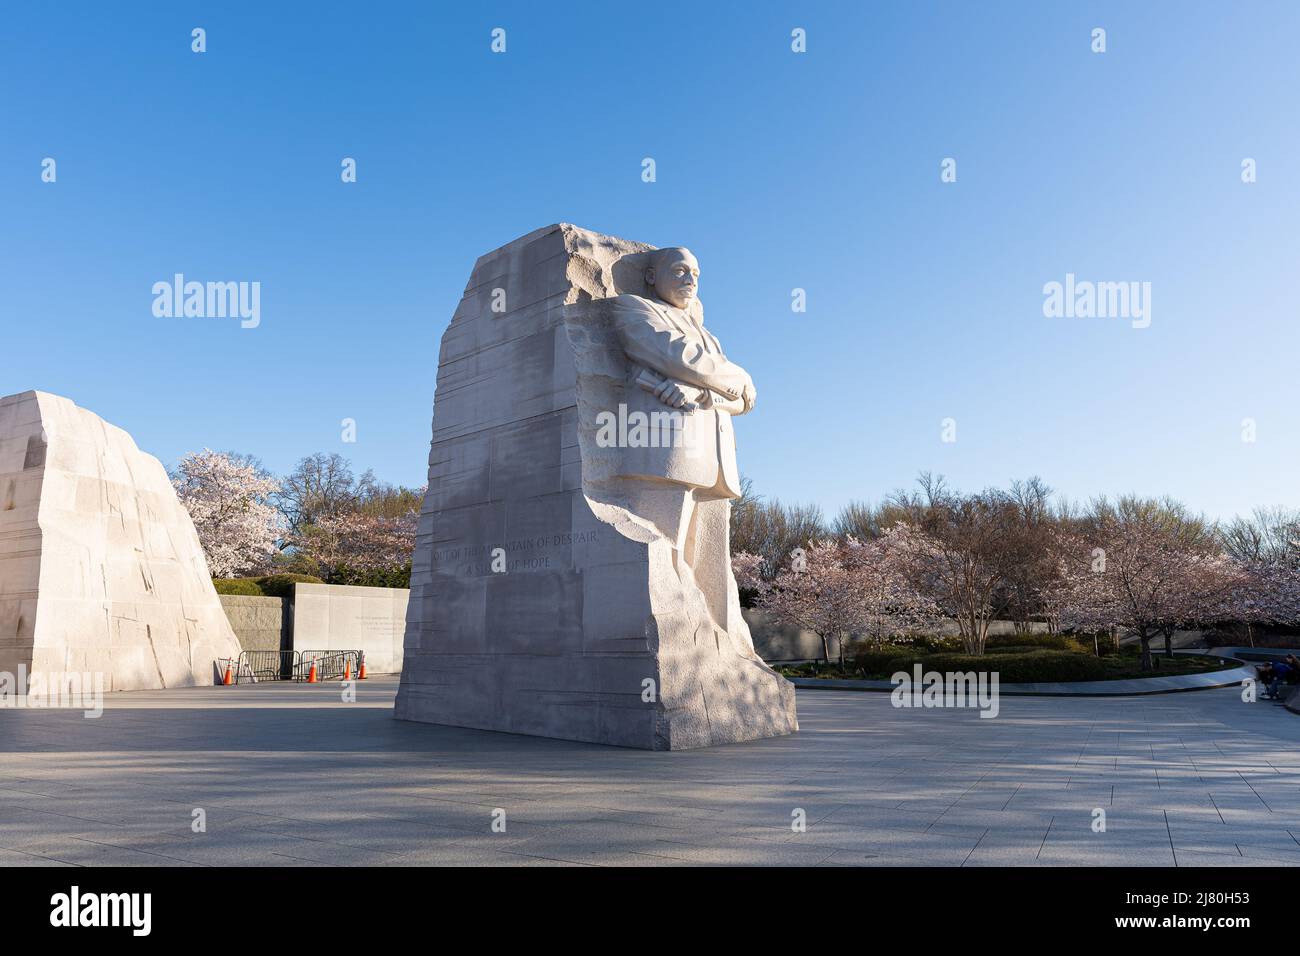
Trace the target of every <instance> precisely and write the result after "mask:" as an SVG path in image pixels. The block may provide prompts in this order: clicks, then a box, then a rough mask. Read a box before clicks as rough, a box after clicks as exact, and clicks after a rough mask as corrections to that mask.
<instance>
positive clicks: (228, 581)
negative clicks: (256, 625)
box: [212, 574, 325, 598]
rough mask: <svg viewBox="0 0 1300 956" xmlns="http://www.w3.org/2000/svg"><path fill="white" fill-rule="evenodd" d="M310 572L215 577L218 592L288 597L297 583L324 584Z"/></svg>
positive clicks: (250, 595) (214, 584) (214, 585)
mask: <svg viewBox="0 0 1300 956" xmlns="http://www.w3.org/2000/svg"><path fill="white" fill-rule="evenodd" d="M324 583H325V582H324V581H322V580H321V579H320V578H318V577H314V576H312V575H310V574H266V575H263V576H262V577H258V578H213V579H212V586H213V587H215V588H216V589H217V593H218V594H244V595H247V596H249V597H275V598H286V597H292V596H293V586H294V585H295V584H324Z"/></svg>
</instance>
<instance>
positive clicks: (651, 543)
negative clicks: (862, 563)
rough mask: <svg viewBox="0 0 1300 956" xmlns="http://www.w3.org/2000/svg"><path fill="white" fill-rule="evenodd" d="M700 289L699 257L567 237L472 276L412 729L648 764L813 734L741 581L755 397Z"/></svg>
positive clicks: (443, 396) (405, 714)
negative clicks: (736, 555)
mask: <svg viewBox="0 0 1300 956" xmlns="http://www.w3.org/2000/svg"><path fill="white" fill-rule="evenodd" d="M698 279H699V265H698V263H697V262H696V260H695V257H694V256H693V255H691V254H690V252H689V251H687V250H685V249H680V248H673V249H661V250H655V249H652V248H651V247H649V246H646V245H644V244H640V243H633V242H628V241H625V240H621V239H616V238H613V237H611V236H603V235H600V234H598V233H592V232H589V231H587V230H584V229H579V228H577V227H575V226H571V225H567V224H561V225H558V226H551V227H548V228H545V229H541V230H538V231H536V232H534V233H530V234H529V235H527V236H524V237H522V238H521V239H518V240H516V241H514V242H512V243H509V244H508V245H506V246H504V247H502V248H501V249H498V250H496V251H495V252H492V253H489V254H488V255H486V256H483V257H482V258H480V259H479V261H478V263H477V264H476V266H475V269H474V272H473V275H472V276H471V278H470V282H469V285H468V287H467V289H466V292H465V297H464V299H462V302H461V305H460V307H459V308H458V309H457V310H456V314H455V316H453V318H452V322H451V325H450V326H449V327H448V329H447V331H446V333H445V334H444V336H443V341H442V350H441V354H440V361H439V369H438V386H437V395H436V399H435V403H434V416H433V441H432V444H431V449H430V456H429V491H428V495H427V497H426V500H425V506H424V509H423V512H422V516H421V524H420V532H419V536H418V539H417V545H416V554H415V560H414V569H413V574H412V594H411V601H410V604H409V605H408V611H407V630H406V640H405V653H404V662H403V671H402V683H401V686H400V688H399V692H398V698H397V705H396V715H397V716H398V717H399V718H404V719H410V720H421V721H428V722H432V723H445V724H456V725H460V726H467V727H477V728H482V729H488V730H503V731H510V732H514V733H527V734H538V735H543V736H551V737H564V738H569V739H576V740H588V741H596V742H601V743H611V744H619V745H623V746H630V747H643V748H649V749H684V748H690V747H702V746H709V745H712V744H720V743H730V742H735V741H740V740H749V739H753V738H757V737H768V736H774V735H779V734H787V733H792V732H794V731H796V730H797V729H798V721H797V718H796V715H795V702H794V688H793V687H792V686H791V685H790V683H789V682H788V681H786V680H784V679H783V678H781V677H780V676H779V675H778V674H776V673H775V672H774V671H773V670H772V669H771V668H770V667H768V666H767V665H766V664H765V663H764V662H763V661H762V660H761V659H760V658H759V657H758V655H757V654H756V653H755V652H754V647H753V642H752V641H751V639H750V635H749V630H748V627H747V626H746V625H745V621H744V619H743V617H742V616H741V613H740V604H739V596H738V592H737V589H736V583H735V579H734V578H733V576H732V574H731V568H730V561H729V555H728V536H729V521H730V502H731V499H732V498H734V497H736V496H737V495H738V494H739V475H738V472H737V469H736V459H735V438H734V432H733V428H732V423H731V418H732V416H733V415H740V414H744V413H746V412H748V411H749V410H750V409H752V408H753V406H754V401H755V390H754V385H753V382H752V381H751V379H750V377H749V375H748V374H747V373H746V372H745V371H744V369H742V368H741V367H740V366H738V365H736V364H735V363H734V362H731V361H730V360H729V359H728V358H727V357H726V356H725V355H724V354H723V352H722V349H721V346H720V345H719V343H718V340H717V339H716V338H714V337H713V336H712V335H711V334H710V333H709V332H708V331H707V330H706V329H705V328H704V325H703V320H702V315H703V313H702V309H701V306H700V303H699V299H698V297H697V296H696V290H697V288H698ZM503 306H504V308H503ZM611 422H617V423H619V424H618V427H611ZM646 422H650V423H652V426H651V427H650V428H648V429H647V428H646V427H645V423H646ZM656 422H658V423H660V424H666V425H667V426H668V427H667V428H666V429H665V430H664V432H663V433H664V434H666V435H667V436H668V438H669V440H667V441H660V440H657V439H658V438H659V437H661V436H660V431H659V430H658V429H657V428H656V427H654V426H653V423H656ZM625 426H627V427H625ZM647 438H648V439H649V440H647Z"/></svg>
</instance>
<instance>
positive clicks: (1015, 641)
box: [984, 633, 1092, 653]
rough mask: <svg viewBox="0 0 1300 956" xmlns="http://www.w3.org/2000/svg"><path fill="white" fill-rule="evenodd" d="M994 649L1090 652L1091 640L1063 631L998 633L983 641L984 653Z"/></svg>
mask: <svg viewBox="0 0 1300 956" xmlns="http://www.w3.org/2000/svg"><path fill="white" fill-rule="evenodd" d="M995 650H997V652H1002V650H1011V652H1014V653H1019V652H1024V650H1087V652H1088V653H1092V640H1091V639H1089V640H1088V641H1082V640H1079V639H1076V637H1067V636H1066V635H1063V633H1000V635H997V636H996V637H989V639H988V640H987V641H984V652H985V653H991V652H995Z"/></svg>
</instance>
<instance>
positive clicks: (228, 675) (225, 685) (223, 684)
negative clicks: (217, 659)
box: [221, 661, 235, 687]
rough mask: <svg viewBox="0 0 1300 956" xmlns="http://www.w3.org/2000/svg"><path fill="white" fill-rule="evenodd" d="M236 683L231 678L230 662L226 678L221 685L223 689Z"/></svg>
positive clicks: (227, 665) (227, 664)
mask: <svg viewBox="0 0 1300 956" xmlns="http://www.w3.org/2000/svg"><path fill="white" fill-rule="evenodd" d="M234 682H235V678H234V677H233V676H231V673H230V662H229V661H226V676H225V677H223V678H222V679H221V685H222V686H223V687H229V686H230V685H231V684H233V683H234Z"/></svg>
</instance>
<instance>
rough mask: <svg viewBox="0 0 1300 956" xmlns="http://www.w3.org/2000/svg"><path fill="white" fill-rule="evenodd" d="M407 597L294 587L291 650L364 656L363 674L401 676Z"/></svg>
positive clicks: (400, 592) (385, 591) (403, 592)
mask: <svg viewBox="0 0 1300 956" xmlns="http://www.w3.org/2000/svg"><path fill="white" fill-rule="evenodd" d="M410 597H411V592H410V591H409V590H407V589H406V588H362V587H348V586H345V585H340V584H295V585H294V599H293V644H292V647H293V649H294V650H296V651H345V650H359V651H364V652H365V655H366V672H367V673H369V674H397V673H400V672H401V670H402V639H403V637H404V636H405V634H406V605H407V602H408V601H409V600H410Z"/></svg>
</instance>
